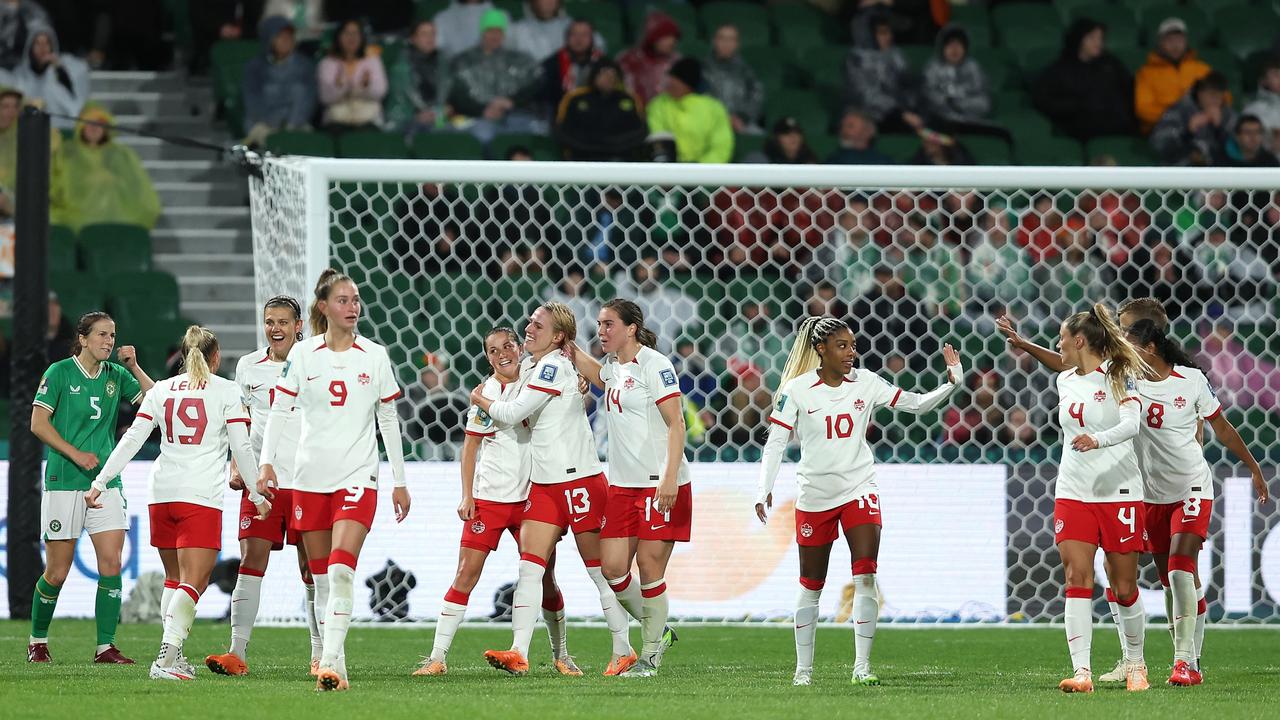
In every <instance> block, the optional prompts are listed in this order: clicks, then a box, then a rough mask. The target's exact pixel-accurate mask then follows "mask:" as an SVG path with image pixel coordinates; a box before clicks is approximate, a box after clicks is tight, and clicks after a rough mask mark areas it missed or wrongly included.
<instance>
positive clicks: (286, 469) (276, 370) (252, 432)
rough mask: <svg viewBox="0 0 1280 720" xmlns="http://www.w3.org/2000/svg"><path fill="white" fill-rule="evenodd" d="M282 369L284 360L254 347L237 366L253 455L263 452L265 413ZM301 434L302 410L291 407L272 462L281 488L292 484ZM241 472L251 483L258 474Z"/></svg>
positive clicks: (272, 397) (237, 376) (267, 411)
mask: <svg viewBox="0 0 1280 720" xmlns="http://www.w3.org/2000/svg"><path fill="white" fill-rule="evenodd" d="M282 370H284V363H282V362H279V361H276V360H272V359H271V356H270V354H268V352H267V350H254V351H253V352H251V353H249V354H248V355H245V356H244V357H242V358H240V362H239V363H238V364H237V365H236V385H238V386H239V387H240V396H241V398H242V401H243V402H244V405H245V407H247V408H249V418H250V419H251V420H252V421H253V422H252V424H251V425H250V429H249V442H250V444H252V445H253V452H254V454H255V455H261V454H262V435H263V432H264V431H266V429H267V415H269V414H270V413H271V404H272V403H273V402H275V399H276V384H277V383H278V382H279V381H280V372H281V371H282ZM301 434H302V413H300V412H298V409H297V408H292V409H291V410H290V412H289V414H288V415H287V416H286V422H285V423H284V424H283V427H282V430H281V433H280V444H279V446H278V449H277V451H276V457H275V464H274V465H273V467H274V468H275V471H276V480H277V481H278V485H279V487H281V488H291V487H293V466H294V461H295V459H296V457H297V454H298V438H299V437H300V436H301ZM240 474H241V475H243V476H244V478H245V481H246V482H253V481H254V478H256V476H257V473H256V472H255V471H253V470H250V471H247V472H246V471H245V470H243V469H241V471H240Z"/></svg>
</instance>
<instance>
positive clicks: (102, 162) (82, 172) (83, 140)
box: [61, 103, 160, 230]
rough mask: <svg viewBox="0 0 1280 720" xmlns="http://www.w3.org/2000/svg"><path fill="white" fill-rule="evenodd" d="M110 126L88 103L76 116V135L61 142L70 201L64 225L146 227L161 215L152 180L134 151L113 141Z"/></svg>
mask: <svg viewBox="0 0 1280 720" xmlns="http://www.w3.org/2000/svg"><path fill="white" fill-rule="evenodd" d="M97 123H102V124H101V125H99V124H97ZM114 124H115V118H114V117H112V116H111V113H109V112H107V111H106V110H104V109H103V108H101V107H100V106H98V105H95V104H93V103H90V104H89V105H88V106H86V107H85V109H84V111H83V112H81V113H80V120H79V122H77V123H76V130H75V136H74V137H73V138H72V139H71V140H69V141H66V142H64V143H63V144H62V151H61V154H62V171H63V177H64V181H65V183H66V186H67V192H68V194H69V197H72V198H74V199H75V202H74V203H72V204H71V208H70V209H69V211H68V218H67V224H68V225H70V226H72V227H73V228H75V229H76V230H79V229H80V228H81V227H83V226H85V225H90V224H93V223H126V224H130V225H141V226H143V227H146V228H148V229H150V228H153V227H155V224H156V218H158V217H159V216H160V198H159V196H157V195H156V190H155V188H154V187H153V186H152V185H151V178H150V177H148V176H147V171H146V170H144V169H143V167H142V162H141V161H140V160H139V159H138V154H137V153H135V152H134V151H133V148H130V147H128V146H125V145H121V144H119V143H117V142H115V139H114V138H113V137H112V130H111V127H110V126H112V125H114ZM104 125H105V126H106V127H104Z"/></svg>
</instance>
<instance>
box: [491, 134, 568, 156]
mask: <svg viewBox="0 0 1280 720" xmlns="http://www.w3.org/2000/svg"><path fill="white" fill-rule="evenodd" d="M520 145H523V146H524V147H526V148H528V149H529V152H531V153H533V159H534V160H543V161H551V160H559V159H560V158H561V155H560V146H559V145H557V144H556V141H555V140H552V139H551V138H549V137H546V136H545V135H530V134H527V133H503V134H501V135H499V136H497V137H495V138H494V139H493V142H491V143H489V156H490V158H491V159H493V160H505V159H506V157H507V151H509V150H510V149H511V148H513V147H517V146H520Z"/></svg>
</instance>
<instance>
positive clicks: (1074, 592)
mask: <svg viewBox="0 0 1280 720" xmlns="http://www.w3.org/2000/svg"><path fill="white" fill-rule="evenodd" d="M1092 596H1093V591H1092V590H1086V589H1084V588H1075V587H1068V588H1067V607H1066V613H1065V615H1066V617H1065V618H1064V620H1065V622H1066V627H1067V650H1068V651H1070V652H1071V669H1072V670H1073V671H1079V670H1086V671H1087V670H1092V666H1091V665H1090V664H1089V651H1090V649H1091V647H1092V645H1093V608H1092V605H1093V600H1092ZM1119 617H1120V614H1119V610H1118V608H1117V612H1116V618H1117V622H1118V619H1119Z"/></svg>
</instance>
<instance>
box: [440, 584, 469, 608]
mask: <svg viewBox="0 0 1280 720" xmlns="http://www.w3.org/2000/svg"><path fill="white" fill-rule="evenodd" d="M470 599H471V593H464V592H462V591H461V590H457V589H455V588H452V587H451V588H449V592H446V593H445V594H444V601H445V602H447V603H453V604H454V605H466V604H467V601H468V600H470Z"/></svg>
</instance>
